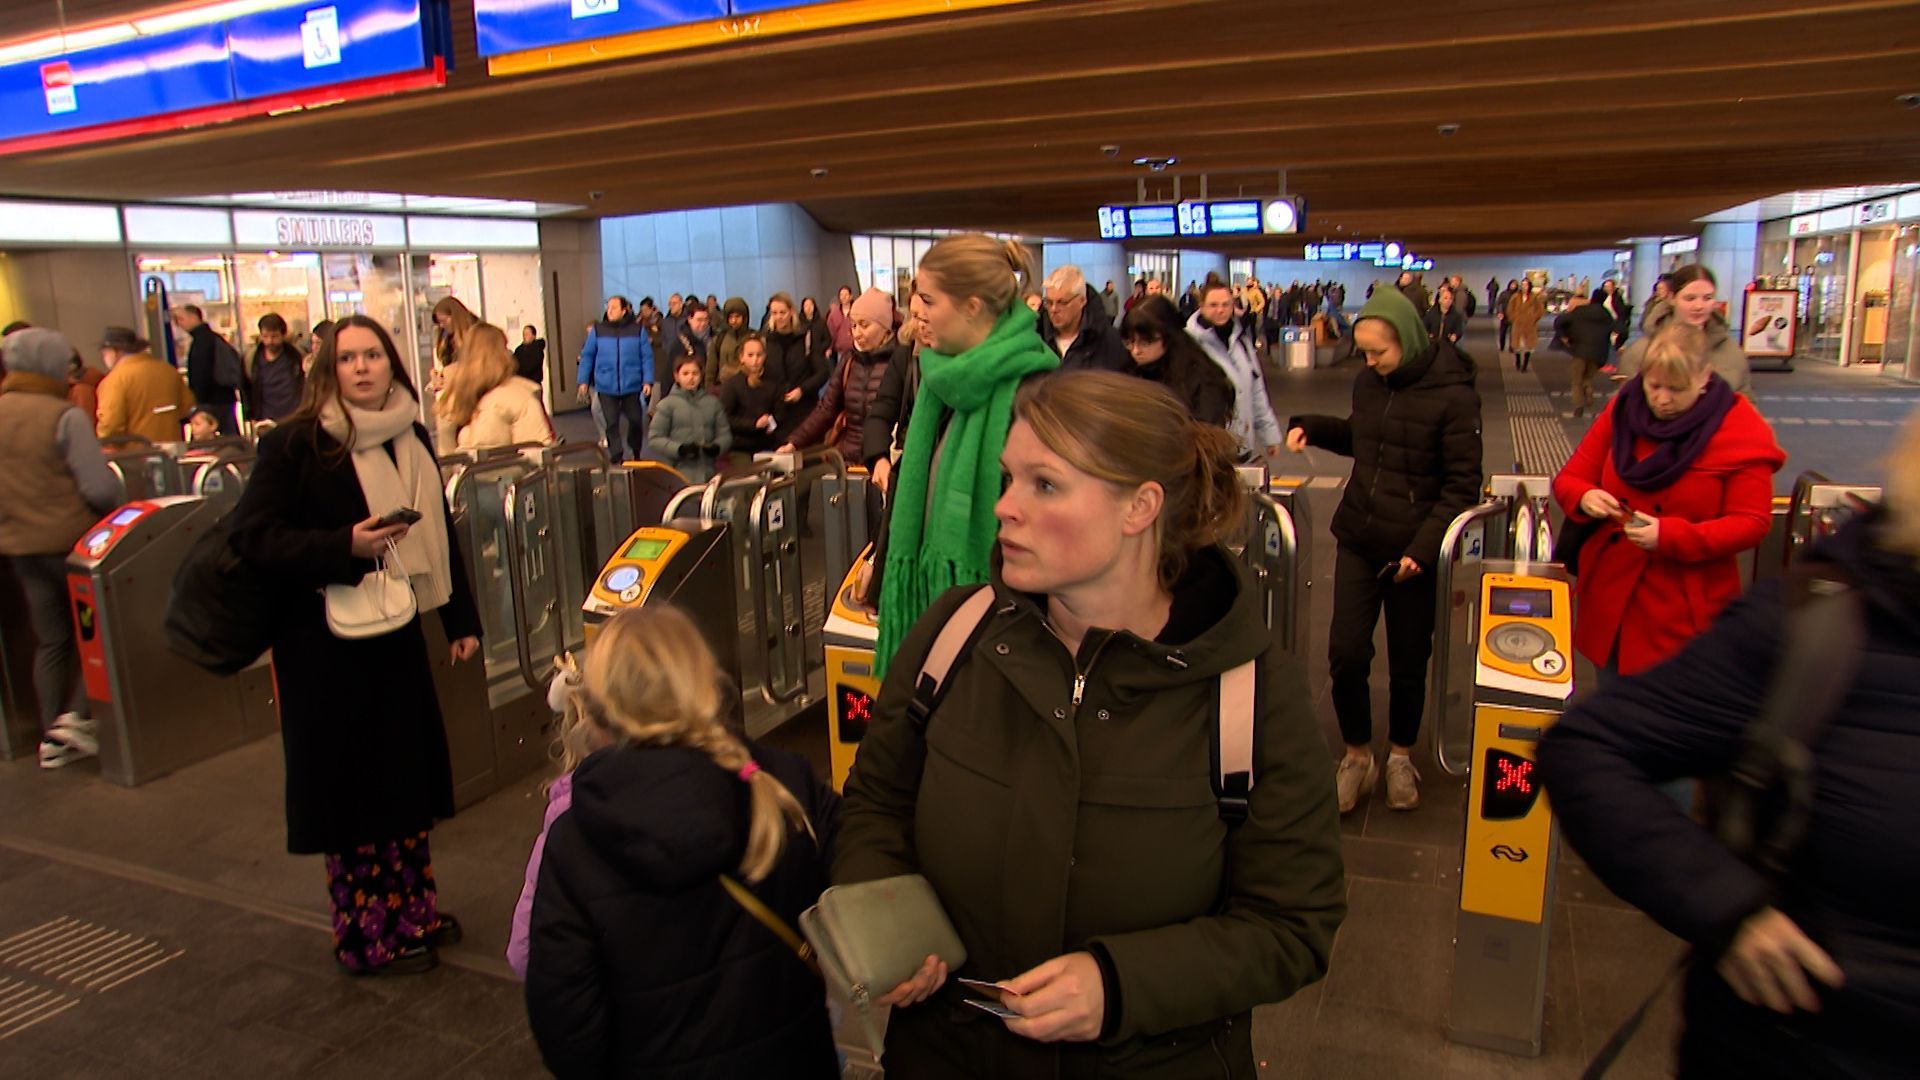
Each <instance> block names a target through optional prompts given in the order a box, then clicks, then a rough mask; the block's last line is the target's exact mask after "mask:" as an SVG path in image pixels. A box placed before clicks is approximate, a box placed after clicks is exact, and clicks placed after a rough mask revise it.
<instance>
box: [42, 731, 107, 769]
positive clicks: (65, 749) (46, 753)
mask: <svg viewBox="0 0 1920 1080" xmlns="http://www.w3.org/2000/svg"><path fill="white" fill-rule="evenodd" d="M99 748H100V745H99V743H97V742H95V741H93V740H92V739H86V740H85V741H84V742H83V741H82V740H81V739H79V738H77V737H76V734H75V733H74V732H71V731H54V732H49V733H48V734H47V737H46V738H44V739H41V740H40V767H41V768H43V769H58V768H61V767H63V766H66V765H71V764H73V763H74V762H76V761H79V760H80V759H81V758H89V757H92V756H93V755H94V754H96V753H98V752H99Z"/></svg>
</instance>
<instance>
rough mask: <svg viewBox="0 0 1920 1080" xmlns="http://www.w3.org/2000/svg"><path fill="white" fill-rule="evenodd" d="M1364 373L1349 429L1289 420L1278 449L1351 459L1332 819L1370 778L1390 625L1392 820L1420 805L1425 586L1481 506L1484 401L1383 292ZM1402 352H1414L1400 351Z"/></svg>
mask: <svg viewBox="0 0 1920 1080" xmlns="http://www.w3.org/2000/svg"><path fill="white" fill-rule="evenodd" d="M1353 334H1354V342H1355V345H1356V347H1357V348H1359V349H1360V351H1361V352H1362V353H1364V354H1365V355H1366V358H1367V367H1368V370H1366V371H1363V372H1361V373H1360V375H1359V377H1358V378H1356V379H1355V380H1354V384H1353V415H1352V416H1351V417H1349V418H1347V419H1344V420H1343V419H1341V418H1339V417H1334V416H1297V417H1294V418H1293V421H1292V423H1291V424H1290V425H1289V430H1288V432H1287V448H1288V449H1290V450H1293V451H1294V452H1296V453H1298V452H1300V451H1303V450H1305V449H1306V448H1307V447H1308V446H1317V447H1320V448H1322V449H1326V450H1332V451H1333V452H1335V453H1338V454H1346V455H1349V456H1351V457H1352V458H1353V476H1352V477H1351V478H1350V479H1349V480H1348V481H1347V490H1346V493H1345V494H1344V495H1342V496H1341V498H1340V509H1338V510H1337V511H1335V512H1334V515H1333V538H1334V540H1335V541H1336V542H1337V543H1338V545H1339V554H1338V557H1337V561H1336V562H1335V564H1334V582H1333V626H1332V629H1331V630H1330V631H1329V632H1328V640H1327V658H1328V661H1329V662H1330V664H1331V667H1332V672H1331V674H1332V679H1333V707H1334V712H1335V713H1336V714H1338V716H1339V718H1340V732H1341V735H1342V737H1343V738H1344V739H1345V740H1346V743H1347V753H1346V755H1345V756H1344V758H1343V759H1342V760H1341V762H1340V766H1339V771H1338V773H1337V775H1336V779H1335V786H1336V788H1337V789H1338V792H1339V800H1340V812H1341V813H1346V812H1347V811H1349V810H1351V809H1353V807H1354V806H1355V805H1356V804H1357V802H1358V799H1359V797H1360V795H1361V794H1362V793H1364V792H1366V791H1370V790H1372V788H1373V786H1374V784H1375V782H1376V780H1377V779H1378V776H1379V766H1378V763H1377V762H1376V761H1375V760H1374V758H1373V752H1372V750H1371V749H1370V746H1371V744H1372V742H1373V705H1372V700H1371V696H1370V693H1369V690H1368V686H1367V675H1368V672H1369V671H1370V670H1371V669H1372V667H1373V630H1374V624H1375V623H1376V622H1378V621H1379V618H1380V610H1381V608H1382V606H1384V607H1385V608H1386V614H1387V661H1388V670H1389V675H1388V681H1387V692H1388V707H1387V715H1388V732H1387V738H1388V742H1390V743H1391V744H1392V749H1391V752H1390V753H1389V755H1388V757H1387V769H1386V772H1387V806H1388V807H1389V808H1390V809H1394V810H1411V809H1413V808H1414V807H1416V806H1418V805H1419V804H1420V792H1419V787H1418V784H1419V779H1420V777H1419V774H1418V773H1417V772H1415V771H1414V768H1413V760H1412V758H1411V757H1410V756H1409V753H1410V751H1411V750H1412V748H1413V743H1414V739H1415V738H1416V737H1417V736H1418V735H1419V732H1420V714H1421V712H1422V711H1424V709H1425V708H1426V690H1427V659H1428V657H1429V656H1431V655H1432V652H1433V618H1434V599H1435V597H1434V585H1433V578H1432V577H1430V576H1429V575H1428V572H1429V571H1431V570H1432V569H1433V566H1434V563H1435V562H1436V561H1437V560H1438V559H1439V556H1440V541H1441V539H1442V537H1443V536H1445V534H1446V531H1447V526H1448V525H1449V524H1450V523H1451V522H1452V521H1453V519H1454V517H1455V516H1456V515H1458V514H1459V513H1460V512H1461V511H1463V510H1466V509H1467V508H1468V507H1471V506H1473V505H1474V504H1475V503H1476V502H1478V501H1479V499H1480V394H1479V392H1478V391H1476V390H1475V389H1474V386H1473V379H1474V373H1475V368H1474V363H1473V359H1472V358H1471V357H1469V356H1468V355H1467V354H1466V353H1463V352H1461V351H1460V350H1459V348H1458V347H1457V346H1455V345H1454V344H1453V343H1451V342H1449V341H1446V340H1444V339H1443V340H1441V341H1438V342H1430V341H1429V340H1428V338H1427V332H1426V328H1425V326H1424V325H1422V323H1421V320H1420V315H1419V313H1418V312H1416V311H1415V310H1414V307H1413V302H1412V301H1410V300H1408V299H1407V298H1406V297H1405V296H1404V295H1402V294H1401V292H1400V291H1399V290H1397V289H1378V290H1376V291H1375V292H1374V294H1373V298H1372V299H1371V300H1368V301H1367V306H1366V307H1364V308H1362V309H1360V316H1359V318H1357V319H1355V320H1354V325H1353ZM1408 343H1411V344H1408Z"/></svg>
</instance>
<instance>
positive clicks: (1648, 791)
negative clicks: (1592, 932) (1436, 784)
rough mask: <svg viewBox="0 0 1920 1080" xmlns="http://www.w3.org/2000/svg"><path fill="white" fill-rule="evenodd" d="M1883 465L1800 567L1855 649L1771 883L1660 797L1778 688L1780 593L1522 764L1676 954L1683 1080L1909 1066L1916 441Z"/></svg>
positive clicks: (1746, 600)
mask: <svg viewBox="0 0 1920 1080" xmlns="http://www.w3.org/2000/svg"><path fill="white" fill-rule="evenodd" d="M1888 460H1889V461H1890V462H1892V465H1891V470H1892V475H1891V476H1890V477H1889V482H1888V485H1887V501H1886V505H1885V507H1884V508H1883V509H1879V510H1875V511H1873V512H1871V513H1869V514H1868V515H1867V516H1866V517H1865V518H1864V519H1856V520H1854V521H1852V522H1850V523H1848V524H1847V525H1845V526H1843V527H1842V529H1841V530H1840V532H1839V533H1838V534H1836V535H1835V536H1834V537H1833V538H1832V539H1831V540H1830V541H1828V542H1826V543H1825V544H1823V545H1821V546H1820V547H1817V548H1815V549H1814V551H1813V552H1812V553H1811V554H1810V555H1809V556H1808V560H1809V563H1810V564H1812V565H1813V566H1816V567H1821V569H1820V573H1821V575H1822V576H1827V577H1838V578H1841V579H1842V580H1844V581H1846V582H1848V583H1849V584H1850V586H1851V588H1852V590H1853V591H1854V594H1855V597H1856V598H1857V600H1858V602H1859V604H1860V608H1861V614H1860V615H1858V616H1857V617H1856V621H1855V625H1857V626H1859V627H1860V629H1861V631H1862V642H1861V647H1860V648H1859V649H1858V650H1852V651H1851V652H1852V655H1851V656H1848V657H1847V659H1848V660H1851V661H1852V662H1853V663H1854V665H1855V666H1854V668H1853V671H1852V676H1851V679H1850V680H1849V681H1848V682H1847V683H1846V684H1844V685H1843V686H1842V687H1840V688H1838V689H1837V692H1835V693H1833V694H1832V695H1831V696H1829V697H1828V698H1827V700H1826V701H1825V702H1823V703H1821V704H1819V705H1816V706H1815V707H1824V708H1825V709H1826V711H1825V713H1824V716H1823V718H1822V719H1823V721H1824V724H1823V727H1822V728H1821V729H1820V730H1819V732H1818V734H1817V735H1815V736H1814V737H1813V738H1811V739H1810V740H1808V741H1809V744H1810V745H1809V749H1811V751H1812V758H1813V761H1812V769H1811V781H1812V785H1813V791H1812V798H1811V804H1810V806H1809V807H1808V810H1807V814H1806V830H1805V832H1804V834H1803V837H1802V839H1801V840H1800V841H1799V843H1798V844H1797V845H1796V846H1794V847H1792V849H1791V850H1790V851H1789V852H1787V853H1786V855H1785V858H1784V860H1783V861H1784V868H1783V869H1784V872H1783V873H1781V874H1779V875H1778V876H1777V877H1776V878H1770V877H1769V876H1768V875H1767V874H1765V873H1763V872H1762V871H1761V870H1760V869H1758V868H1756V867H1755V866H1754V865H1753V864H1751V863H1749V862H1747V861H1746V860H1744V859H1742V858H1741V857H1739V856H1737V855H1736V854H1735V853H1734V852H1733V851H1732V850H1731V849H1729V848H1728V847H1727V845H1726V844H1724V843H1722V842H1721V841H1720V840H1719V839H1718V838H1716V837H1715V835H1714V834H1713V833H1712V832H1709V831H1708V830H1706V829H1704V828H1702V827H1700V826H1699V825H1697V824H1695V823H1694V822H1693V821H1691V820H1689V818H1688V816H1687V815H1686V814H1685V813H1684V812H1683V811H1681V809H1680V808H1679V807H1678V806H1676V805H1675V804H1674V802H1673V801H1672V800H1671V799H1670V798H1669V797H1668V796H1667V795H1665V794H1664V793H1662V792H1661V791H1660V790H1659V785H1661V784H1662V783H1666V782H1670V781H1673V780H1677V779H1685V778H1690V777H1712V776H1720V775H1724V774H1726V773H1728V772H1729V770H1730V769H1731V768H1732V766H1733V764H1734V762H1735V760H1736V759H1737V758H1739V757H1740V756H1741V755H1742V753H1743V751H1744V750H1745V748H1746V736H1747V732H1748V729H1749V725H1751V724H1752V723H1753V722H1754V720H1755V719H1756V718H1757V717H1759V716H1760V715H1761V712H1762V710H1763V708H1764V705H1765V702H1766V697H1767V694H1768V692H1769V689H1770V687H1771V686H1772V680H1773V677H1774V674H1775V671H1776V669H1778V668H1780V667H1782V666H1791V665H1793V663H1794V661H1793V659H1792V658H1791V657H1790V656H1788V655H1786V653H1785V651H1784V650H1785V649H1786V647H1787V642H1786V636H1787V633H1788V632H1789V624H1790V620H1792V619H1794V618H1796V617H1797V615H1796V614H1795V613H1792V612H1789V610H1788V609H1787V607H1786V601H1785V599H1784V598H1785V596H1786V593H1787V587H1788V586H1789V585H1790V584H1792V583H1791V582H1790V580H1789V579H1785V578H1774V579H1770V580H1766V581H1762V582H1760V583H1759V584H1757V585H1755V586H1754V587H1753V588H1752V590H1751V591H1749V592H1748V593H1747V595H1746V596H1744V597H1742V598H1741V599H1740V600H1738V601H1736V602H1735V603H1734V604H1733V605H1731V606H1729V607H1728V608H1727V609H1726V611H1724V612H1723V613H1722V614H1721V616H1720V618H1719V620H1718V621H1716V622H1715V623H1714V624H1713V626H1712V628H1711V629H1709V630H1708V631H1707V632H1706V633H1704V634H1701V635H1700V636H1698V637H1696V638H1694V639H1693V641H1692V642H1691V643H1689V644H1688V646H1687V647H1686V649H1685V650H1684V651H1682V652H1681V653H1680V654H1679V655H1677V656H1675V657H1674V658H1673V659H1672V660H1669V661H1668V662H1667V663H1665V664H1662V665H1660V666H1659V667H1656V668H1653V669H1651V670H1649V671H1647V672H1645V673H1643V674H1641V675H1638V676H1635V677H1633V678H1631V679H1627V680H1624V681H1622V682H1619V683H1615V684H1613V685H1611V686H1605V687H1603V688H1602V689H1601V691H1600V692H1599V693H1597V694H1595V695H1594V696H1593V697H1591V698H1588V699H1587V700H1586V701H1585V702H1583V703H1581V704H1580V705H1579V706H1577V707H1575V708H1574V709H1573V710H1572V711H1571V712H1569V713H1567V715H1566V716H1565V718H1563V719H1562V720H1561V721H1560V722H1559V723H1557V724H1555V725H1554V726H1553V727H1552V728H1550V729H1549V730H1548V732H1547V736H1546V739H1545V741H1544V742H1542V743H1541V746H1540V770H1541V777H1542V779H1543V781H1544V782H1545V785H1546V786H1545V790H1546V791H1548V792H1551V796H1550V797H1551V798H1552V799H1553V806H1554V810H1555V811H1556V812H1557V813H1558V814H1559V817H1560V823H1561V826H1562V827H1563V828H1564V829H1565V831H1566V836H1567V838H1568V840H1570V841H1571V842H1572V844H1573V846H1574V847H1575V848H1576V849H1578V850H1579V852H1580V855H1581V856H1582V857H1583V858H1584V859H1586V861H1587V863H1588V865H1590V866H1592V867H1593V870H1594V873H1596V874H1598V875H1599V877H1600V879H1601V880H1602V881H1604V882H1606V884H1607V887H1608V888H1610V889H1612V890H1613V891H1614V892H1615V893H1617V894H1619V895H1620V897H1621V898H1622V899H1625V900H1627V901H1628V902H1629V903H1632V904H1634V905H1635V906H1637V907H1639V908H1640V909H1641V910H1643V911H1645V912H1646V913H1647V914H1648V915H1649V916H1652V918H1653V920H1654V921H1655V922H1657V923H1659V924H1660V925H1661V926H1663V927H1665V928H1666V929H1667V930H1669V931H1671V932H1673V933H1674V934H1675V935H1677V936H1679V937H1680V938H1681V939H1682V940H1684V941H1686V942H1688V943H1689V944H1691V945H1692V946H1693V948H1694V952H1693V961H1692V965H1691V970H1690V971H1689V973H1688V975H1687V981H1686V1030H1685V1033H1684V1035H1683V1036H1682V1037H1681V1040H1680V1046H1679V1062H1678V1065H1679V1069H1678V1071H1679V1075H1680V1076H1682V1077H1693V1076H1793V1077H1839V1076H1846V1077H1895V1076H1899V1077H1909V1076H1912V1075H1914V1063H1915V1062H1916V1060H1920V1057H1916V1053H1915V1050H1914V1047H1913V1034H1914V1032H1915V1031H1916V1030H1920V919H1916V917H1915V912H1916V910H1917V909H1916V900H1915V898H1916V897H1920V831H1916V830H1915V829H1914V828H1913V823H1914V822H1915V821H1916V820H1920V783H1916V782H1915V780H1916V777H1920V723H1916V718H1920V421H1917V422H1909V423H1908V425H1907V428H1906V433H1905V435H1904V436H1903V437H1902V439H1901V445H1900V446H1899V447H1896V449H1895V453H1894V454H1893V456H1891V457H1890V458H1889V459H1888ZM1822 564H1824V565H1822ZM1829 640H1831V638H1829ZM1814 662H1816V663H1821V664H1823V665H1825V666H1824V667H1823V671H1825V670H1831V667H1832V666H1834V665H1836V664H1838V663H1839V662H1841V661H1840V657H1839V656H1833V657H1827V656H1822V657H1818V658H1816V660H1815V661H1814ZM1770 832H1771V830H1769V829H1767V828H1765V827H1764V826H1763V827H1762V829H1761V830H1760V833H1759V835H1760V836H1761V837H1766V836H1768V835H1770Z"/></svg>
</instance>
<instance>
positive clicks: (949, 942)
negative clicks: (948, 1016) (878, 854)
mask: <svg viewBox="0 0 1920 1080" xmlns="http://www.w3.org/2000/svg"><path fill="white" fill-rule="evenodd" d="M800 932H801V933H802V934H805V935H806V937H807V942H808V943H809V944H811V945H812V946H813V951H814V953H815V955H817V956H818V957H819V958H820V966H821V967H822V968H824V969H826V973H827V977H828V978H829V979H830V980H832V981H833V982H834V983H836V984H838V986H839V988H840V989H841V990H844V991H845V992H846V993H847V994H848V995H849V996H850V997H851V998H852V999H853V1003H854V1005H855V1006H857V1007H858V1008H860V1009H861V1010H862V1011H863V1012H864V1011H865V1010H866V1008H867V1006H868V1004H869V1002H870V1001H871V999H872V998H875V997H878V996H880V995H882V994H885V993H886V992H887V991H889V990H892V989H893V988H894V987H896V986H898V985H900V984H901V983H903V982H905V981H906V980H907V979H909V978H911V977H912V976H913V974H914V973H915V972H917V971H919V970H920V965H921V964H923V963H925V962H926V959H927V957H929V956H938V957H939V958H940V959H942V960H944V961H946V963H947V969H948V970H949V971H952V970H956V969H958V968H959V967H960V965H962V964H964V963H966V962H967V949H966V946H964V945H962V944H960V935H959V934H957V933H955V932H954V929H953V923H952V922H951V921H949V920H948V919H947V913H946V911H945V910H944V909H943V908H941V906H940V898H939V897H938V896H937V895H935V894H934V891H933V886H932V885H931V884H929V883H928V881H927V879H926V878H924V877H922V876H920V875H919V874H904V875H902V876H900V877H890V878H882V879H880V880H878V881H863V882H861V883H859V884H857V885H835V886H833V887H832V888H830V889H828V890H827V891H826V892H823V893H821V894H820V901H819V903H817V904H815V905H814V906H812V907H810V908H808V909H807V910H806V911H805V912H803V913H801V915H800Z"/></svg>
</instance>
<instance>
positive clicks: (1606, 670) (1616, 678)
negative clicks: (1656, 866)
mask: <svg viewBox="0 0 1920 1080" xmlns="http://www.w3.org/2000/svg"><path fill="white" fill-rule="evenodd" d="M1619 664H1620V661H1619V660H1618V659H1614V660H1609V661H1607V662H1606V663H1604V664H1596V665H1594V669H1593V674H1594V681H1595V682H1597V683H1599V684H1600V689H1602V690H1608V689H1612V688H1613V687H1615V686H1618V685H1619V684H1621V683H1623V682H1625V681H1627V680H1628V679H1630V678H1632V677H1633V676H1631V675H1622V674H1620V666H1619ZM1655 786H1656V787H1658V788H1659V789H1660V791H1661V793H1662V794H1664V795H1666V797H1667V798H1669V799H1672V800H1673V802H1674V805H1676V806H1678V807H1679V808H1680V812H1681V813H1683V814H1692V813H1693V789H1694V780H1693V778H1692V777H1682V778H1681V779H1678V780H1669V781H1667V782H1666V783H1664V784H1656V785H1655Z"/></svg>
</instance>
